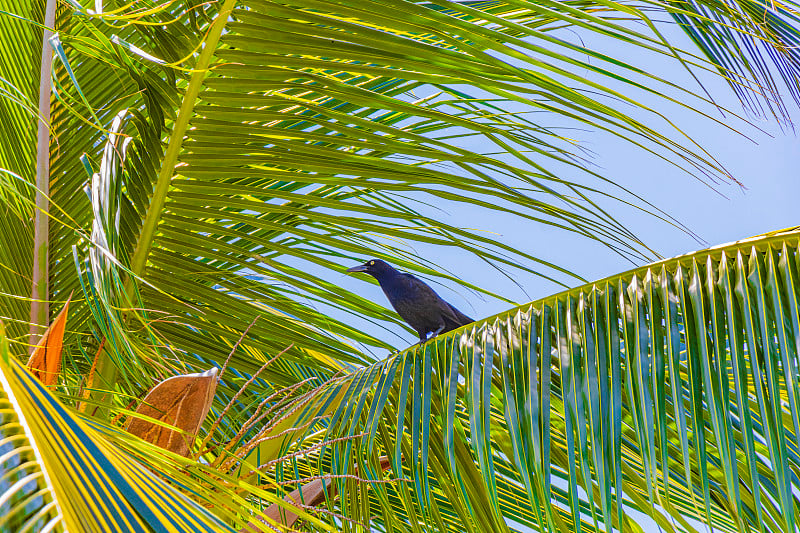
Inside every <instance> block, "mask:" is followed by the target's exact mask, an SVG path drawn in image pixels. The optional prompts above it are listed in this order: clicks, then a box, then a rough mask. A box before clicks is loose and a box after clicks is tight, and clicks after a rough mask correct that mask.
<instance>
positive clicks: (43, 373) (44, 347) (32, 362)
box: [27, 296, 72, 386]
mask: <svg viewBox="0 0 800 533" xmlns="http://www.w3.org/2000/svg"><path fill="white" fill-rule="evenodd" d="M71 299H72V297H71V296H70V297H69V298H67V301H66V302H65V303H64V308H63V309H62V310H61V312H60V313H58V316H56V319H55V320H53V323H52V324H50V327H49V328H47V331H45V333H44V335H42V337H41V338H40V339H39V343H38V344H37V345H36V347H35V348H34V349H33V353H31V356H30V358H29V359H28V365H27V366H28V369H29V370H30V371H31V372H32V373H33V375H34V376H36V377H37V378H38V379H39V381H41V382H42V383H44V384H45V385H47V386H50V385H55V384H56V383H57V382H58V372H59V370H60V369H61V350H62V348H63V346H64V330H65V329H66V327H67V313H68V311H69V302H70V300H71Z"/></svg>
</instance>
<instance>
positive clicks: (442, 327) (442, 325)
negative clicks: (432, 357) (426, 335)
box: [431, 324, 445, 338]
mask: <svg viewBox="0 0 800 533" xmlns="http://www.w3.org/2000/svg"><path fill="white" fill-rule="evenodd" d="M444 327H445V325H444V324H441V325H440V326H439V329H437V330H436V331H434V332H433V335H431V338H434V337H436V336H437V335H439V333H441V332H442V330H443V329H444Z"/></svg>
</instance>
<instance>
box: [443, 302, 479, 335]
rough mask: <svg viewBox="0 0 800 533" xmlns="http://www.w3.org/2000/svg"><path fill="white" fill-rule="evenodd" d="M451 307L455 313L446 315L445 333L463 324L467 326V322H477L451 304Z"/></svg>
mask: <svg viewBox="0 0 800 533" xmlns="http://www.w3.org/2000/svg"><path fill="white" fill-rule="evenodd" d="M448 305H449V304H448ZM450 309H451V310H452V311H453V315H452V316H446V317H445V319H444V322H445V324H444V330H443V333H444V332H446V331H453V330H454V329H457V328H460V327H461V326H466V325H467V324H472V323H473V322H475V321H474V320H472V319H471V318H470V317H468V316H467V315H465V314H464V313H462V312H461V311H459V310H458V309H456V308H455V307H453V306H452V305H450Z"/></svg>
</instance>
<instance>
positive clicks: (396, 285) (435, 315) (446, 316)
mask: <svg viewBox="0 0 800 533" xmlns="http://www.w3.org/2000/svg"><path fill="white" fill-rule="evenodd" d="M347 271H348V272H364V273H365V274H369V275H370V276H372V277H374V278H375V279H376V280H378V283H380V285H381V289H383V293H384V294H385V295H386V297H387V298H389V303H391V304H392V307H394V310H395V311H397V314H398V315H400V317H401V318H402V319H403V320H405V321H406V322H407V323H408V325H409V326H411V327H412V328H414V329H415V330H416V332H417V334H418V335H419V342H420V343H423V342H425V341H426V340H427V339H428V333H431V332H432V333H433V335H432V337H435V336H436V335H438V334H440V333H444V332H447V331H451V330H454V329H456V328H459V327H461V326H465V325H467V324H469V323H470V322H474V321H473V320H472V319H471V318H470V317H468V316H467V315H465V314H464V313H462V312H461V311H459V310H458V309H456V308H455V307H453V306H452V305H450V304H449V303H447V302H445V301H444V300H442V299H441V298H440V297H439V295H438V294H436V292H434V290H433V289H431V288H430V287H429V286H428V285H426V284H425V282H423V281H421V280H419V279H417V278H415V277H414V276H412V275H411V274H406V273H405V272H398V271H397V270H395V269H394V268H392V266H391V265H389V264H388V263H386V262H384V261H381V260H380V259H372V260H370V261H367V262H366V263H364V264H363V265H359V266H356V267H353V268H348V269H347Z"/></svg>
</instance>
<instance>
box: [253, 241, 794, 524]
mask: <svg viewBox="0 0 800 533" xmlns="http://www.w3.org/2000/svg"><path fill="white" fill-rule="evenodd" d="M798 301H800V230H798V229H792V230H790V231H782V232H775V233H773V234H768V235H764V236H760V237H755V238H752V239H747V240H744V241H740V242H737V243H733V244H729V245H724V246H717V247H714V248H711V249H709V250H703V251H700V252H695V253H692V254H687V255H684V256H680V257H677V258H673V259H669V260H666V261H661V262H659V263H653V264H651V265H648V266H646V267H641V268H638V269H636V270H632V271H630V272H626V273H624V274H621V275H618V276H613V277H611V278H607V279H604V280H600V281H597V282H594V283H591V284H587V285H583V286H580V287H576V288H574V289H570V290H568V291H565V292H563V293H559V294H556V295H554V296H551V297H549V298H545V299H542V300H538V301H535V302H532V303H530V304H526V305H524V306H520V307H518V308H516V309H512V310H510V311H507V312H505V313H503V314H501V315H498V316H496V317H491V318H488V319H485V320H481V321H479V322H477V323H476V324H475V325H474V326H467V327H465V328H461V329H460V330H457V331H454V332H451V333H448V334H447V335H444V336H440V337H437V338H436V339H435V340H434V341H431V342H428V343H427V344H426V345H424V347H421V348H412V349H409V350H407V351H405V352H402V353H400V354H398V355H396V356H392V357H390V358H389V359H387V360H385V361H382V362H380V363H376V364H375V365H373V366H371V367H368V368H365V369H363V370H360V371H359V372H357V373H355V374H353V375H351V376H348V377H346V378H342V379H341V380H338V381H336V382H335V383H332V384H331V385H330V386H329V388H330V390H332V391H333V390H337V391H342V390H344V391H346V392H344V393H343V396H342V397H341V402H340V403H339V407H338V408H336V409H335V410H332V411H331V412H330V414H329V424H328V425H327V430H326V431H322V433H319V432H318V431H314V432H311V433H310V434H309V436H308V440H304V439H302V438H300V439H298V438H297V437H298V436H299V434H293V435H292V438H291V439H289V440H288V441H287V442H284V446H286V448H285V449H286V452H287V453H286V458H285V459H284V460H282V461H279V462H275V464H272V465H271V469H270V470H269V472H272V471H274V472H275V473H278V472H282V473H283V476H284V478H286V479H287V480H290V479H292V476H297V475H298V473H299V477H304V478H305V477H313V476H323V477H325V476H327V477H328V478H329V479H331V480H332V481H331V482H332V483H335V484H336V487H337V490H338V493H339V494H341V495H342V497H341V498H340V499H339V500H336V501H334V500H331V501H329V505H330V507H331V510H332V511H335V512H337V513H340V514H342V515H343V516H346V517H347V518H348V519H350V520H353V521H355V522H357V523H362V524H369V523H372V524H373V525H374V527H376V528H378V529H380V530H383V529H387V530H389V529H391V528H396V529H398V530H417V529H418V528H422V529H427V528H433V529H436V528H437V527H439V528H440V529H441V530H450V531H507V530H508V529H512V530H514V529H517V527H518V526H517V525H522V526H526V527H530V528H534V529H536V530H537V531H575V530H578V529H580V530H583V531H611V530H612V529H617V530H629V529H633V530H636V529H637V528H640V527H641V528H644V529H645V530H646V529H647V525H646V524H648V523H650V524H653V525H655V524H657V525H658V526H659V527H661V528H662V529H664V530H665V531H693V530H695V528H697V527H702V526H699V525H698V524H699V523H705V524H706V525H709V526H712V527H713V528H714V529H717V530H722V531H740V532H744V531H762V532H763V531H794V530H795V529H796V527H797V523H798V517H797V514H796V509H797V505H798V503H799V502H798V496H797V495H798V489H800V486H799V484H798V481H797V477H796V476H795V474H794V472H796V471H797V468H798V467H800V453H799V452H800V447H799V444H800V442H799V441H798V439H800V396H798V393H799V391H800V388H799V387H798V385H799V384H798V379H800V366H798V365H799V364H800V359H799V358H798V355H799V354H800V352H799V351H798V339H800V312H798ZM307 415H308V416H310V417H313V416H317V415H318V411H310V412H309V413H307ZM304 420H305V418H303V417H301V418H299V419H298V421H297V423H298V425H302V423H303V422H304ZM346 436H349V437H351V438H349V439H346V440H344V441H341V442H339V441H338V440H337V439H338V438H340V437H346ZM320 441H325V442H327V443H328V444H327V445H325V446H318V445H317V443H318V442H320ZM304 449H306V450H311V452H310V453H307V454H304V453H300V454H297V453H294V452H297V451H298V450H304ZM383 455H388V456H389V457H390V458H391V460H392V472H391V473H389V474H387V475H382V474H381V472H382V471H381V469H380V468H379V458H380V456H383ZM269 472H268V473H269ZM358 472H360V474H358ZM378 481H380V483H377V482H378ZM367 500H368V501H369V504H367V503H366V501H367ZM636 524H639V525H636ZM653 527H654V526H653Z"/></svg>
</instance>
